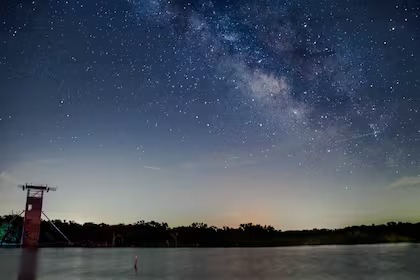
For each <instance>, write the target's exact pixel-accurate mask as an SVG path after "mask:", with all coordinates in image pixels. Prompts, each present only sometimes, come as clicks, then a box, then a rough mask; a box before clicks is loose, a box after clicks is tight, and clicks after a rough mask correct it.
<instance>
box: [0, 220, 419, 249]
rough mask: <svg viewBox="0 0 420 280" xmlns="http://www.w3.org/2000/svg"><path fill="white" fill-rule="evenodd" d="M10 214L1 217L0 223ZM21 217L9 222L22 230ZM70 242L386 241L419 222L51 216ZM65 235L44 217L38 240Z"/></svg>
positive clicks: (58, 242) (407, 234)
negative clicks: (294, 223)
mask: <svg viewBox="0 0 420 280" xmlns="http://www.w3.org/2000/svg"><path fill="white" fill-rule="evenodd" d="M12 218H13V217H12V216H10V215H9V216H3V217H0V224H4V223H7V222H8V221H10V220H11V219H12ZM22 222H23V221H22V218H17V219H15V220H14V222H13V228H14V230H15V231H17V232H20V231H21V225H22ZM54 224H55V225H56V226H57V227H58V228H60V230H61V231H62V232H63V233H64V234H66V236H67V237H68V238H69V239H70V240H71V241H72V242H73V245H74V246H95V247H96V246H103V247H105V246H139V247H235V246H241V247H252V246H261V247H262V246H292V245H325V244H369V243H390V242H420V223H417V224H411V223H395V222H389V223H387V224H385V225H370V226H364V225H363V226H352V227H346V228H343V229H334V230H331V229H313V230H301V231H284V232H283V231H281V230H277V229H275V228H273V227H272V226H262V225H255V224H251V223H249V224H241V225H240V226H239V228H231V227H223V228H217V227H213V226H208V225H207V224H204V223H193V224H191V225H190V226H181V227H174V228H170V227H169V226H168V224H167V223H158V222H154V221H151V222H145V221H139V222H137V223H134V224H128V225H125V224H118V225H107V224H103V223H101V224H95V223H85V224H83V225H82V224H78V223H76V222H73V221H65V220H64V221H61V220H55V221H54ZM64 241H65V240H64V238H63V237H62V236H60V234H59V233H58V232H57V231H56V230H55V229H54V227H53V226H52V225H51V224H50V223H48V222H46V221H43V222H42V224H41V235H40V244H41V245H43V246H64V245H65V242H64Z"/></svg>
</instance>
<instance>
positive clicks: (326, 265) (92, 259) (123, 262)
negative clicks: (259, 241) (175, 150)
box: [0, 244, 420, 280]
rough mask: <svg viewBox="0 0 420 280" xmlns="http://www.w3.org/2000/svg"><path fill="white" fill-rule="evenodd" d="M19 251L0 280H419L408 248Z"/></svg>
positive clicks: (418, 259)
mask: <svg viewBox="0 0 420 280" xmlns="http://www.w3.org/2000/svg"><path fill="white" fill-rule="evenodd" d="M25 252H26V251H23V250H21V249H0V279H2V280H3V279H18V277H19V274H20V275H21V276H20V278H19V279H54V280H55V279H324V280H325V279H420V245H413V244H398V245H366V246H365V245H363V246H319V247H285V248H226V249H224V248H218V249H204V248H194V249H187V248H185V249H181V248H179V249H175V248H165V249H145V248H124V249H110V248H104V249H84V248H60V249H39V250H37V251H36V252H26V253H25ZM136 255H137V256H138V260H139V262H138V271H137V273H136V271H135V270H134V257H135V256H136ZM34 274H35V275H34Z"/></svg>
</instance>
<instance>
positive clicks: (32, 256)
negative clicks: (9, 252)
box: [18, 249, 38, 280]
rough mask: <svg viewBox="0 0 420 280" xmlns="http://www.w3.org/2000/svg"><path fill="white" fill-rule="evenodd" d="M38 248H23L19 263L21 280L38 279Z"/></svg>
mask: <svg viewBox="0 0 420 280" xmlns="http://www.w3.org/2000/svg"><path fill="white" fill-rule="evenodd" d="M37 256H38V249H21V255H20V264H19V275H18V279H19V280H34V279H37V277H36V271H37V265H38V258H37Z"/></svg>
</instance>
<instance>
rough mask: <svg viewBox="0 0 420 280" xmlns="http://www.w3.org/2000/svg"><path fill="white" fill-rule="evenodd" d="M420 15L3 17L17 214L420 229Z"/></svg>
mask: <svg viewBox="0 0 420 280" xmlns="http://www.w3.org/2000/svg"><path fill="white" fill-rule="evenodd" d="M419 16H420V2H419V1H416V0H404V1H402V0H401V1H391V0H389V1H383V0H369V1H363V0H360V1H353V0H352V1H350V0H347V1H344V0H343V1H334V0H322V1H303V0H289V1H280V0H258V1H257V0H254V1H244V0H241V1H239V0H223V1H222V0H213V1H209V0H207V1H203V0H197V1H193V0H190V1H187V0H165V1H163V0H115V1H103V0H99V1H74V0H67V1H39V0H35V1H21V0H0V213H1V214H7V213H10V212H11V211H12V210H13V211H18V210H20V209H22V208H24V201H25V194H24V193H23V192H22V191H19V190H18V189H17V188H16V185H18V184H23V183H26V182H28V183H39V184H48V185H49V186H57V187H58V190H57V192H54V193H52V192H51V193H48V194H47V195H46V200H45V203H44V209H45V211H46V212H47V213H48V214H49V216H50V217H51V218H60V219H67V220H74V221H77V222H87V221H93V222H106V223H120V222H123V223H132V222H136V221H138V220H155V221H162V222H163V221H165V222H168V223H169V225H171V226H177V225H188V224H191V223H192V222H206V223H208V224H211V225H216V226H223V225H229V226H237V225H239V224H240V223H244V222H253V223H260V224H271V225H273V226H275V227H277V228H281V229H307V228H322V227H327V228H336V227H343V226H347V225H357V224H370V223H382V222H387V221H390V220H395V221H409V222H418V221H420V201H419V199H420V198H419V197H420V161H419V158H420V148H419V145H420V142H419V140H420V112H419V111H420V93H419V90H420V61H419V59H420V37H419V35H420V17H419Z"/></svg>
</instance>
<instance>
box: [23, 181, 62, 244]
mask: <svg viewBox="0 0 420 280" xmlns="http://www.w3.org/2000/svg"><path fill="white" fill-rule="evenodd" d="M21 187H22V190H27V195H26V207H25V218H24V220H23V231H22V241H21V243H22V246H23V247H37V246H38V239H39V231H40V227H41V214H42V199H43V197H44V191H46V192H49V191H55V190H56V188H49V187H47V186H33V185H28V184H26V185H22V186H21Z"/></svg>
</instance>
